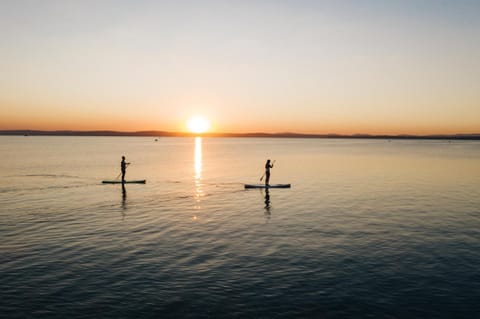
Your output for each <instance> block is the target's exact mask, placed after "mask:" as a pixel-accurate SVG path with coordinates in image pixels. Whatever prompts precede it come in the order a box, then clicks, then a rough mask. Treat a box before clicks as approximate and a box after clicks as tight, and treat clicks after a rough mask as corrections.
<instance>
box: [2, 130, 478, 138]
mask: <svg viewBox="0 0 480 319" xmlns="http://www.w3.org/2000/svg"><path fill="white" fill-rule="evenodd" d="M0 135H10V136H22V135H23V136H139V137H194V136H202V137H254V138H258V137H263V138H358V139H425V140H480V133H475V134H445V135H442V134H436V135H405V134H402V135H371V134H353V135H343V134H303V133H289V132H285V133H203V134H194V133H183V132H167V131H136V132H120V131H108V130H105V131H102V130H99V131H68V130H62V131H41V130H0Z"/></svg>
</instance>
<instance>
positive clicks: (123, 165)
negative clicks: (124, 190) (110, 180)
mask: <svg viewBox="0 0 480 319" xmlns="http://www.w3.org/2000/svg"><path fill="white" fill-rule="evenodd" d="M129 164H130V163H127V162H125V156H122V162H121V163H120V168H121V169H122V184H123V183H125V173H126V172H127V166H128V165H129Z"/></svg>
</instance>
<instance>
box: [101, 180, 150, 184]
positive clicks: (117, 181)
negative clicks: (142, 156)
mask: <svg viewBox="0 0 480 319" xmlns="http://www.w3.org/2000/svg"><path fill="white" fill-rule="evenodd" d="M146 182H147V181H146V180H145V179H140V180H134V181H125V184H145V183H146ZM102 184H122V181H119V180H114V181H102Z"/></svg>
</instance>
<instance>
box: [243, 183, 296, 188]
mask: <svg viewBox="0 0 480 319" xmlns="http://www.w3.org/2000/svg"><path fill="white" fill-rule="evenodd" d="M245 188H290V184H272V185H268V186H266V185H265V184H245Z"/></svg>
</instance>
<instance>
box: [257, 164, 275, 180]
mask: <svg viewBox="0 0 480 319" xmlns="http://www.w3.org/2000/svg"><path fill="white" fill-rule="evenodd" d="M275 161H276V160H273V162H272V167H273V164H275ZM266 173H267V172H265V173H263V175H262V177H260V182H261V181H262V180H263V178H264V177H265V174H266Z"/></svg>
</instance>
